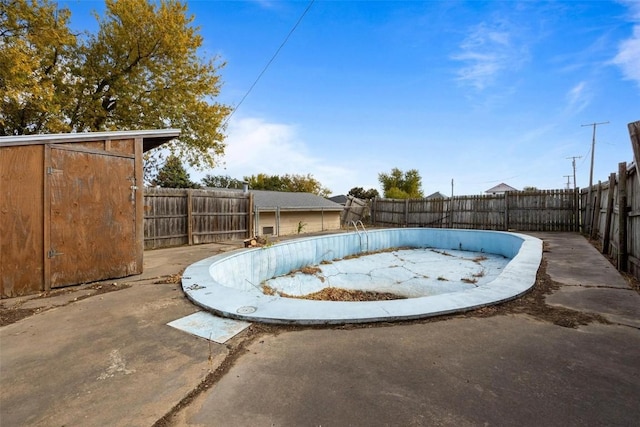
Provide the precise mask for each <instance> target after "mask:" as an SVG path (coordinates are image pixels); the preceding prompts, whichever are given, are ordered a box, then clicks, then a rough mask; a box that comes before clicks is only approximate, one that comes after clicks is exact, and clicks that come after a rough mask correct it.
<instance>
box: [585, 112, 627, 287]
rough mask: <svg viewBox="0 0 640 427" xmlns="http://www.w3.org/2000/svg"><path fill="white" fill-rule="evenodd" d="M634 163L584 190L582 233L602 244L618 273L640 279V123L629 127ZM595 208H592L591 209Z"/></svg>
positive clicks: (604, 251) (619, 166) (623, 165)
mask: <svg viewBox="0 0 640 427" xmlns="http://www.w3.org/2000/svg"><path fill="white" fill-rule="evenodd" d="M629 135H630V137H631V145H632V146H633V151H634V157H635V159H636V160H635V163H634V164H633V165H631V166H627V163H626V162H622V163H619V164H618V173H617V174H616V173H615V172H614V173H611V174H610V175H609V180H608V181H607V182H605V183H602V182H599V183H598V184H597V185H594V186H593V187H592V188H591V192H590V193H591V200H589V189H588V188H587V189H583V190H582V192H581V194H580V197H581V201H582V203H581V206H582V208H581V215H582V217H583V219H584V221H583V222H584V227H583V232H584V233H585V234H587V235H588V236H589V237H591V238H592V239H597V240H598V241H599V242H600V245H601V248H602V253H603V254H605V255H607V256H609V257H611V259H612V260H613V261H614V262H615V264H616V265H617V268H618V270H620V271H625V272H629V273H631V274H632V275H633V276H634V277H636V278H638V279H640V174H639V173H638V171H637V165H638V156H639V155H640V121H638V122H634V123H630V124H629ZM592 207H593V208H592Z"/></svg>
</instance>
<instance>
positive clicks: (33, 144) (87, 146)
mask: <svg viewBox="0 0 640 427" xmlns="http://www.w3.org/2000/svg"><path fill="white" fill-rule="evenodd" d="M179 134H180V131H179V130H176V129H167V130H148V131H145V130H141V131H121V132H89V133H69V134H49V135H25V136H15V137H1V138H0V295H1V296H2V297H3V298H5V297H13V296H18V295H27V294H33V293H38V292H42V291H48V290H51V289H55V288H59V287H63V286H68V285H74V284H80V283H87V282H93V281H97V280H104V279H110V278H117V277H125V276H129V275H132V274H140V273H142V258H143V249H144V229H143V214H144V211H143V209H144V207H143V203H144V201H143V187H144V184H143V174H142V167H143V165H142V155H143V152H144V151H147V150H150V149H152V148H155V147H157V146H159V145H161V144H163V143H165V142H167V141H170V140H171V139H174V138H176V137H177V136H178V135H179Z"/></svg>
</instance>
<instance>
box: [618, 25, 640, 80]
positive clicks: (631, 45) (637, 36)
mask: <svg viewBox="0 0 640 427" xmlns="http://www.w3.org/2000/svg"><path fill="white" fill-rule="evenodd" d="M612 62H613V63H614V64H616V65H617V66H618V67H620V69H621V70H622V74H623V75H624V77H625V78H626V79H628V80H633V81H635V82H636V84H638V86H639V87H640V24H637V25H634V27H633V35H632V36H631V38H629V39H627V40H624V41H622V42H621V43H620V45H619V46H618V54H617V55H616V56H615V58H613V60H612Z"/></svg>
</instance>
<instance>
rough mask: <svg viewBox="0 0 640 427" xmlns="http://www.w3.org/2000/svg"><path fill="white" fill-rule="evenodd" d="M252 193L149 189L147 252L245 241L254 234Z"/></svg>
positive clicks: (147, 203) (145, 198)
mask: <svg viewBox="0 0 640 427" xmlns="http://www.w3.org/2000/svg"><path fill="white" fill-rule="evenodd" d="M252 206H253V200H252V196H251V194H250V193H248V194H245V193H242V192H235V191H234V192H230V191H220V190H192V189H174V188H145V191H144V248H145V249H156V248H164V247H170V246H180V245H196V244H201V243H213V242H219V241H223V240H235V239H245V238H247V237H250V236H251V235H252V234H253V230H252V225H253V215H252Z"/></svg>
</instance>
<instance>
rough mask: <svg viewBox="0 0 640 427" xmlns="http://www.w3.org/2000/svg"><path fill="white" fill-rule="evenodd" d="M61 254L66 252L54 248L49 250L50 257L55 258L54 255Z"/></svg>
mask: <svg viewBox="0 0 640 427" xmlns="http://www.w3.org/2000/svg"><path fill="white" fill-rule="evenodd" d="M60 255H64V252H58V251H56V250H55V249H53V248H51V249H49V252H47V256H48V257H49V258H53V257H54V256H60Z"/></svg>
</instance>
